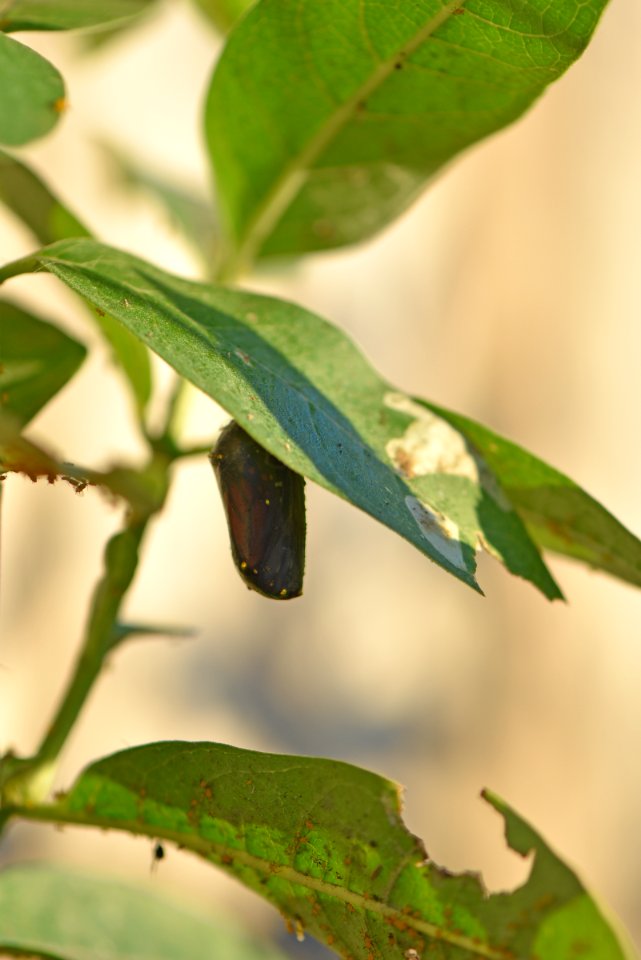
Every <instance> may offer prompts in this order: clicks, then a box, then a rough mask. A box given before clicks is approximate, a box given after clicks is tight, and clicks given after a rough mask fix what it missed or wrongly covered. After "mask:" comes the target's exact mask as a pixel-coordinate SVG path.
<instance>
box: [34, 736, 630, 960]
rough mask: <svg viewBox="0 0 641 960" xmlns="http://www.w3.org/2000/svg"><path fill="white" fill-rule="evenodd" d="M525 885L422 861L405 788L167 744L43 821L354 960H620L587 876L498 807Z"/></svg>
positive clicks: (246, 753)
mask: <svg viewBox="0 0 641 960" xmlns="http://www.w3.org/2000/svg"><path fill="white" fill-rule="evenodd" d="M486 799H488V801H489V802H490V803H491V804H492V806H493V807H494V808H495V809H496V810H498V811H499V812H500V813H501V815H502V816H503V818H504V820H505V824H506V836H507V841H508V844H509V846H510V847H511V848H512V849H513V850H515V851H517V852H518V853H519V854H521V855H523V856H526V855H528V854H533V865H532V869H531V872H530V876H529V878H528V880H527V882H526V883H525V884H524V885H523V886H521V887H519V888H518V889H517V890H515V891H514V892H513V893H500V894H493V895H491V896H488V895H487V893H486V891H485V889H484V888H483V885H482V882H481V881H480V878H479V877H478V876H476V875H475V874H472V873H464V874H461V875H454V874H451V873H449V872H447V871H445V870H442V869H441V868H439V867H438V866H437V865H436V864H434V863H433V862H432V861H429V860H427V859H426V854H425V850H424V848H423V844H422V842H421V841H420V840H418V839H417V838H416V837H414V836H412V835H411V834H410V833H409V832H408V831H407V829H406V827H405V825H404V824H403V821H402V818H401V804H400V797H399V788H398V786H397V785H396V784H394V783H391V782H389V781H387V780H385V779H383V778H382V777H380V776H377V775H376V774H373V773H370V772H368V771H366V770H363V769H360V768H358V767H354V766H351V765H349V764H346V763H341V762H338V761H334V760H323V759H316V758H311V757H288V756H279V755H274V754H261V753H256V752H254V751H250V750H239V749H236V748H234V747H229V746H223V745H220V744H212V743H180V742H174V743H156V744H148V745H146V746H142V747H136V748H133V749H130V750H125V751H123V752H121V753H117V754H114V755H113V756H111V757H107V758H105V759H103V760H100V761H98V762H97V763H94V764H93V765H92V766H90V767H89V768H87V769H86V770H85V771H84V772H83V773H82V774H81V775H80V777H79V778H78V780H77V781H76V783H75V784H74V786H73V787H72V789H71V791H70V792H69V794H67V795H66V796H65V797H64V798H63V799H61V800H60V801H59V802H58V803H57V804H55V805H54V806H53V807H41V808H35V809H32V810H29V809H28V808H27V810H26V811H24V812H23V811H21V812H20V813H21V815H25V816H27V817H32V818H33V819H42V820H54V821H56V822H61V823H65V822H68V823H78V824H87V825H92V824H93V825H97V826H100V827H102V828H109V827H112V828H114V829H118V830H124V831H128V832H131V833H138V834H146V835H148V836H150V837H158V838H160V839H162V840H168V841H171V842H174V843H176V844H179V845H180V846H181V847H184V848H186V849H187V850H190V851H193V852H195V853H197V854H198V855H200V856H201V857H204V858H206V859H207V860H209V861H211V862H212V863H214V864H216V865H218V866H220V867H222V869H224V870H226V871H227V872H229V873H231V874H232V875H233V876H235V877H236V878H237V879H239V880H240V881H241V882H242V883H244V884H245V885H246V886H248V887H250V888H251V889H252V890H254V891H256V892H257V893H259V894H260V895H261V896H262V897H265V898H266V899H267V900H269V901H270V902H271V903H273V904H274V905H275V906H276V907H277V908H278V909H279V910H280V911H281V912H282V913H283V914H284V915H285V917H287V918H288V919H289V922H290V924H291V926H292V929H293V930H296V931H297V932H299V933H300V934H303V933H304V932H307V933H309V934H311V935H312V936H314V937H316V938H317V939H319V940H321V941H322V942H324V943H326V944H328V945H329V946H331V947H332V948H333V949H334V950H335V951H336V952H337V953H339V954H340V955H341V956H344V957H345V956H350V957H352V958H353V960H372V958H373V957H376V958H380V960H398V958H399V957H403V956H404V957H405V958H414V957H416V956H418V957H423V956H435V957H440V958H442V960H463V958H470V960H472V958H474V957H482V958H485V960H507V958H510V960H517V958H518V960H534V958H545V960H553V958H556V957H558V958H559V960H561V958H563V960H565V958H568V957H572V956H575V955H576V956H581V957H585V958H589V960H623V957H624V953H623V950H622V947H621V945H620V944H619V942H618V940H617V937H616V935H615V933H614V932H613V930H612V928H611V927H610V926H609V924H608V923H607V922H606V920H605V919H604V917H603V915H602V914H601V912H600V910H599V908H598V906H597V904H596V903H595V901H594V900H593V898H592V897H591V896H590V895H589V894H588V893H587V891H586V890H585V888H584V887H583V885H582V884H581V882H580V881H579V880H578V878H577V877H576V876H575V874H574V873H573V872H572V871H571V870H570V869H569V868H568V867H566V866H565V865H564V864H563V863H562V861H561V860H559V858H558V857H557V856H556V855H555V854H554V853H553V852H552V851H551V850H550V849H549V847H548V846H547V845H546V844H545V842H544V841H543V840H542V839H541V838H540V837H539V836H538V834H537V833H536V832H535V831H534V830H533V829H532V828H531V827H530V826H529V825H528V824H527V823H525V822H524V821H523V820H522V819H521V818H520V817H519V816H518V815H517V814H516V813H514V812H513V811H512V810H510V809H509V807H507V806H506V805H505V804H504V803H502V802H501V801H500V800H499V799H498V798H496V797H493V796H490V795H486Z"/></svg>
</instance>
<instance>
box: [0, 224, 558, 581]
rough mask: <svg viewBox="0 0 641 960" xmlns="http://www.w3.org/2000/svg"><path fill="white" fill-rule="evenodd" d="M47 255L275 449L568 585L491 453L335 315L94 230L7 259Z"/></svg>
mask: <svg viewBox="0 0 641 960" xmlns="http://www.w3.org/2000/svg"><path fill="white" fill-rule="evenodd" d="M35 269H44V270H48V271H49V272H51V273H53V274H54V275H55V276H57V277H59V278H60V279H61V280H62V281H63V282H64V283H66V284H67V285H68V286H69V287H71V289H72V290H75V291H76V292H77V293H79V294H81V296H83V297H85V298H86V299H87V300H89V301H90V302H91V303H93V304H94V305H95V306H96V308H97V309H99V310H103V311H105V312H106V313H109V314H110V315H111V316H113V317H116V318H118V319H119V320H120V321H121V322H122V323H124V324H125V325H126V326H127V327H128V328H129V330H131V331H132V332H134V333H135V334H136V335H137V336H139V337H140V338H141V339H142V340H143V341H144V342H145V343H146V344H147V345H148V346H149V347H150V348H151V349H152V350H154V351H155V352H156V353H158V354H159V355H160V356H161V357H163V359H164V360H166V361H167V362H168V363H169V364H171V365H172V366H173V367H174V368H175V369H176V370H177V371H178V373H180V374H181V376H183V377H185V378H186V379H188V380H190V381H191V382H192V383H194V384H195V385H196V386H197V387H199V388H200V389H201V390H203V391H204V392H205V393H207V394H209V396H211V397H212V398H213V399H215V400H217V401H218V402H219V403H220V404H221V406H223V407H225V409H227V410H228V411H229V412H230V413H231V414H232V416H233V417H234V418H235V419H236V420H237V421H238V422H239V423H240V424H241V425H242V426H243V427H244V428H245V430H246V431H247V432H248V433H249V434H251V436H253V437H254V439H255V440H257V441H258V442H259V443H260V444H262V445H263V446H264V447H265V448H266V449H267V450H269V451H270V453H272V454H273V455H274V456H276V457H278V458H279V459H280V460H282V461H283V462H284V463H286V464H287V466H289V467H291V468H292V469H293V470H295V471H296V472H298V473H302V474H304V475H305V476H307V477H309V478H310V479H312V480H314V481H316V482H317V483H320V484H321V485H322V486H324V487H326V488H327V489H328V490H331V491H332V492H333V493H336V494H338V495H339V496H342V497H344V498H345V499H347V500H349V501H350V502H351V503H353V504H354V505H356V506H358V507H360V508H361V509H362V510H365V511H366V512H367V513H369V514H370V515H371V516H373V517H375V518H376V519H378V520H380V521H381V522H382V523H384V524H386V525H387V526H388V527H390V528H391V529H392V530H394V531H395V532H396V533H398V534H400V535H401V536H402V537H405V538H406V539H407V540H409V541H410V543H413V544H414V546H415V547H417V548H418V549H419V550H420V551H421V552H422V553H424V554H426V555H427V556H428V557H430V558H431V559H432V560H434V561H436V562H437V563H438V564H439V565H440V566H442V567H443V568H444V569H446V570H447V571H448V572H450V573H452V574H453V575H454V576H456V577H458V578H459V579H460V580H462V581H463V582H464V583H467V584H468V585H469V586H471V587H474V588H475V589H477V590H478V589H479V587H478V585H477V583H476V580H475V578H474V571H475V568H476V560H475V553H476V550H477V548H478V546H479V543H482V544H483V545H484V546H485V547H487V549H488V550H490V551H491V552H492V553H493V554H494V555H495V556H497V557H498V558H499V559H501V560H502V562H503V563H504V564H505V566H506V567H507V568H508V569H509V570H510V571H511V572H512V573H515V574H518V575H519V576H522V577H525V578H526V579H528V580H531V581H532V583H534V584H535V585H536V586H537V587H538V588H539V589H540V590H542V592H543V593H544V594H545V595H546V596H547V597H549V598H556V597H560V596H561V594H560V591H559V588H558V586H557V585H556V583H555V581H554V580H553V578H552V576H551V575H550V573H549V571H548V570H547V568H546V566H545V564H544V563H543V561H542V559H541V556H540V554H539V552H538V549H537V548H536V546H535V545H534V543H533V542H532V541H531V539H530V538H529V536H528V534H527V532H526V530H525V527H524V525H523V523H522V521H521V520H520V518H519V517H518V514H517V513H516V512H515V511H514V510H513V509H512V507H511V505H510V503H509V501H508V500H507V498H506V497H505V495H504V494H503V492H502V491H501V489H500V487H499V485H498V483H497V482H496V479H495V478H494V476H493V475H492V474H491V472H490V471H489V469H488V468H487V467H486V465H485V464H484V463H483V461H482V460H481V458H480V457H478V456H474V455H473V454H471V453H470V452H468V450H467V448H466V446H465V441H464V439H463V437H462V436H461V435H460V434H459V433H457V432H456V431H455V430H453V429H452V428H451V427H449V425H448V424H447V423H446V422H445V421H444V420H443V419H442V418H439V417H436V416H434V415H432V414H430V413H429V411H427V410H426V409H425V408H424V407H422V406H420V405H419V404H417V403H415V402H414V401H412V400H411V398H409V397H406V396H405V395H404V394H401V393H399V392H398V391H396V390H394V388H392V387H391V386H390V385H389V384H388V383H386V381H385V380H383V379H382V378H381V377H380V376H379V375H378V374H377V373H376V372H375V371H374V370H373V369H372V367H371V366H370V365H369V364H368V363H367V361H366V360H365V359H364V357H363V356H362V355H361V353H360V352H359V351H358V349H357V348H356V347H355V346H354V344H353V343H352V342H351V341H350V340H349V339H348V338H347V337H346V336H345V335H344V334H343V333H341V332H340V331H339V330H338V329H337V328H336V327H334V326H332V325H331V324H329V323H327V322H326V321H325V320H322V319H321V318H320V317H317V316H315V315H314V314H312V313H309V312H308V311H306V310H304V309H302V308H301V307H299V306H296V305H295V304H291V303H287V302H284V301H281V300H276V299H273V298H269V297H263V296H258V295H256V294H251V293H246V292H244V291H240V290H230V289H226V288H224V287H220V286H216V285H207V284H202V283H195V282H193V281H189V280H183V279H180V278H178V277H174V276H172V275H170V274H168V273H165V272H164V271H162V270H159V269H158V268H156V267H153V266H151V265H150V264H148V263H146V262H145V261H143V260H140V259H138V258H136V257H133V256H131V255H129V254H126V253H123V252H120V251H118V250H114V249H113V248H111V247H107V246H105V245H103V244H99V243H96V242H94V241H92V240H67V241H62V242H61V243H57V244H54V245H52V246H51V247H49V248H47V249H45V250H43V251H41V252H39V253H37V254H35V255H34V256H33V257H30V258H27V259H26V260H24V261H20V262H19V263H17V264H12V265H9V266H8V267H6V268H5V269H4V271H0V279H2V276H3V275H4V277H5V278H6V277H8V276H12V275H13V274H14V273H19V272H25V271H29V270H35Z"/></svg>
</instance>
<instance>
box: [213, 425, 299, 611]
mask: <svg viewBox="0 0 641 960" xmlns="http://www.w3.org/2000/svg"><path fill="white" fill-rule="evenodd" d="M209 459H210V461H211V465H212V467H213V468H214V473H215V474H216V478H217V480H218V486H219V487H220V493H221V496H222V498H223V506H224V508H225V514H226V516H227V525H228V527H229V536H230V539H231V552H232V555H233V558H234V563H235V564H236V567H237V568H238V572H239V573H240V575H241V577H242V578H243V579H244V581H245V583H246V584H247V586H248V587H250V588H251V589H252V590H257V591H258V592H259V593H262V594H263V595H264V596H266V597H273V598H274V599H275V600H289V599H291V598H292V597H299V596H300V595H301V593H302V592H303V572H304V569H305V481H304V480H303V478H302V477H301V476H300V474H298V473H294V471H293V470H290V469H289V467H286V466H285V464H284V463H281V462H280V460H277V459H276V457H273V456H272V455H271V453H268V452H267V450H265V449H264V448H263V447H261V446H260V444H259V443H256V441H255V440H253V439H252V438H251V437H250V436H249V434H248V433H245V431H244V430H243V429H242V427H239V426H238V424H237V423H236V421H235V420H232V422H231V423H229V424H228V425H227V426H226V427H225V429H224V430H223V432H222V433H221V435H220V438H219V440H218V443H217V444H216V446H215V447H214V449H213V450H212V452H211V453H210V455H209Z"/></svg>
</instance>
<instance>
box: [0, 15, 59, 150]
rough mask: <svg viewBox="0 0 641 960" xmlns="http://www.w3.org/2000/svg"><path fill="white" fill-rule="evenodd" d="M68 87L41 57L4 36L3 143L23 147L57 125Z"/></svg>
mask: <svg viewBox="0 0 641 960" xmlns="http://www.w3.org/2000/svg"><path fill="white" fill-rule="evenodd" d="M64 108H65V87H64V83H63V80H62V77H61V76H60V74H59V73H58V71H57V70H56V68H55V67H54V66H53V65H52V64H51V63H49V61H48V60H45V59H44V57H41V56H40V54H39V53H36V52H35V51H34V50H31V49H30V48H29V47H25V45H24V44H23V43H18V41H17V40H12V39H11V38H10V37H6V36H5V35H4V34H2V33H0V143H5V144H9V146H13V147H16V146H21V145H22V144H24V143H28V142H29V141H30V140H35V139H36V138H37V137H43V136H44V135H45V133H49V131H50V130H51V129H52V128H53V127H54V126H55V125H56V123H57V122H58V119H59V117H60V114H61V112H62V110H64Z"/></svg>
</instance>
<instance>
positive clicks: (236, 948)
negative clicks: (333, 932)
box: [0, 863, 283, 960]
mask: <svg viewBox="0 0 641 960" xmlns="http://www.w3.org/2000/svg"><path fill="white" fill-rule="evenodd" d="M5 950H7V951H12V952H15V951H19V952H20V955H21V956H23V955H29V956H42V955H45V956H48V957H51V956H54V957H59V958H61V960H96V958H97V957H100V960H152V958H153V960H187V958H189V960H216V958H219V957H224V958H225V960H283V957H282V954H280V953H279V952H278V951H277V950H276V949H275V948H271V947H269V946H268V945H267V944H259V943H257V942H254V941H252V940H250V939H249V938H248V937H246V936H243V935H242V934H241V933H240V932H237V931H236V930H234V929H233V928H232V927H231V926H230V925H229V924H228V923H222V922H221V921H220V920H218V919H214V918H213V917H211V916H209V915H207V914H205V913H201V912H199V911H197V910H195V909H194V908H193V907H187V906H186V905H184V904H179V903H178V902H176V901H174V900H171V899H169V898H168V897H167V896H163V895H161V894H160V893H158V892H156V891H153V890H150V889H149V888H145V887H142V886H135V885H134V884H133V883H125V882H122V881H119V880H117V879H114V878H110V877H106V876H97V875H93V874H90V873H84V872H80V871H79V870H71V869H69V868H63V867H60V866H54V865H51V864H46V863H29V864H25V865H21V864H20V865H13V866H10V867H7V868H5V869H4V870H3V871H2V872H1V873H0V952H4V951H5Z"/></svg>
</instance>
